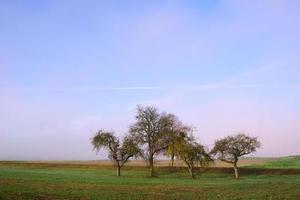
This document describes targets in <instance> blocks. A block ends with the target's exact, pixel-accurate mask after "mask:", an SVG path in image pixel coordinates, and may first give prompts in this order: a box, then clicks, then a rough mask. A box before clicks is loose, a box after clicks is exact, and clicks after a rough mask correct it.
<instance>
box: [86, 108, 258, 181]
mask: <svg viewBox="0 0 300 200" xmlns="http://www.w3.org/2000/svg"><path fill="white" fill-rule="evenodd" d="M91 142H92V145H93V147H94V150H96V151H97V152H99V150H100V149H101V148H106V149H107V150H108V152H109V158H110V159H111V160H112V161H113V162H114V164H115V167H116V169H117V176H120V175H121V171H120V170H121V168H122V166H123V165H124V164H125V163H126V162H127V161H128V160H129V159H130V158H133V157H135V158H137V157H141V158H143V159H144V160H146V161H147V163H148V166H149V170H150V176H151V177H153V176H155V172H154V160H155V157H156V156H158V155H159V154H161V153H163V154H164V155H165V156H168V157H170V159H171V166H172V168H173V163H174V159H175V158H177V159H180V160H182V161H183V162H184V163H185V165H186V167H187V169H188V172H189V174H190V176H191V178H194V177H195V176H194V169H195V167H196V166H201V167H203V166H208V165H209V164H210V163H211V162H213V157H216V158H218V159H220V160H221V161H224V162H228V163H231V164H233V168H234V172H235V177H236V178H238V177H239V175H238V170H237V162H238V159H239V157H241V156H243V155H246V154H250V153H252V152H254V151H256V149H257V148H259V147H260V142H259V141H258V140H257V138H253V137H250V136H247V135H245V134H238V135H235V136H228V137H226V138H224V139H220V140H216V141H215V145H214V147H213V149H212V150H211V151H210V152H209V151H208V150H207V149H206V148H205V147H204V146H203V145H201V144H199V143H198V142H197V141H196V139H195V138H194V136H193V129H192V128H191V127H190V126H187V125H184V124H183V123H182V122H181V121H180V120H179V119H178V117H176V116H175V115H174V114H170V113H164V112H160V111H159V110H158V109H157V108H156V107H153V106H146V107H143V106H137V112H136V115H135V123H133V124H132V125H130V126H129V133H128V134H127V135H126V136H125V138H124V140H123V142H122V143H121V142H120V139H118V138H117V137H116V136H115V135H114V133H113V132H109V131H104V130H100V131H98V132H97V133H96V134H95V135H94V136H93V137H92V138H91Z"/></svg>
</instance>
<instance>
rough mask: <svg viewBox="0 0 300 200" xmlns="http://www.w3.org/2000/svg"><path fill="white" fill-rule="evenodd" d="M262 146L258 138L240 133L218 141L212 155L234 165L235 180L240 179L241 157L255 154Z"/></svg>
mask: <svg viewBox="0 0 300 200" xmlns="http://www.w3.org/2000/svg"><path fill="white" fill-rule="evenodd" d="M260 146H261V143H260V142H259V141H258V140H257V137H250V136H248V135H245V134H243V133H239V134H237V135H233V136H227V137H225V138H223V139H219V140H216V141H215V145H214V148H213V149H212V150H211V153H212V154H213V155H217V156H218V158H219V159H220V160H221V161H224V162H227V163H230V164H233V169H234V173H235V178H237V179H238V178H239V173H238V167H237V162H238V160H239V157H241V156H244V155H247V154H250V153H252V152H255V151H256V149H257V148H259V147H260Z"/></svg>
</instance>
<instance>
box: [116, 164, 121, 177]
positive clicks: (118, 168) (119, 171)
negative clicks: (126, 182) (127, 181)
mask: <svg viewBox="0 0 300 200" xmlns="http://www.w3.org/2000/svg"><path fill="white" fill-rule="evenodd" d="M117 176H121V167H120V165H119V164H117Z"/></svg>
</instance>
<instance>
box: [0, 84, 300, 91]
mask: <svg viewBox="0 0 300 200" xmlns="http://www.w3.org/2000/svg"><path fill="white" fill-rule="evenodd" d="M299 87H300V85H299V84H269V85H267V84H226V83H215V84H203V85H183V86H120V87H2V88H0V91H49V92H68V91H70V92H72V91H75V92H76V91H77V92H81V91H82V92H85V91H126V90H128V91H130V90H177V91H205V90H217V89H243V88H245V89H247V88H265V89H267V88H272V89H274V88H275V89H276V88H279V89H280V88H282V89H283V88H299Z"/></svg>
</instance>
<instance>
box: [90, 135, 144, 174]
mask: <svg viewBox="0 0 300 200" xmlns="http://www.w3.org/2000/svg"><path fill="white" fill-rule="evenodd" d="M91 143H92V145H93V147H94V150H96V151H97V153H98V152H99V151H100V149H101V148H106V149H107V150H108V152H109V158H110V159H111V160H112V161H114V164H115V166H116V168H117V176H121V168H122V167H123V165H124V164H125V163H126V162H127V161H128V160H129V159H130V158H132V157H136V156H137V155H138V154H139V152H140V151H139V148H138V146H137V144H136V143H135V142H134V139H133V138H132V137H131V136H126V137H125V138H124V141H123V143H122V145H121V144H120V140H119V139H118V138H117V137H116V136H114V134H113V132H108V131H104V130H100V131H98V132H97V133H96V134H95V135H94V137H93V138H91Z"/></svg>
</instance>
